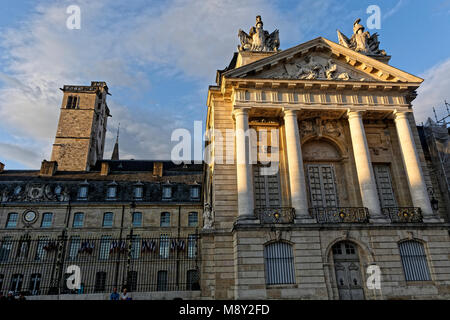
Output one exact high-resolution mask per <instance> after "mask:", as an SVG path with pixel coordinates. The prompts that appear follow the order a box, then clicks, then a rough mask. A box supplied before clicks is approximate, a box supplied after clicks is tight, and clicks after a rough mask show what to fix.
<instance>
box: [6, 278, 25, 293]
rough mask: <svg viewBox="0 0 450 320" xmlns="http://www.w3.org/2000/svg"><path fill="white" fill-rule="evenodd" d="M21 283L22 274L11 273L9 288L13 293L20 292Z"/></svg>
mask: <svg viewBox="0 0 450 320" xmlns="http://www.w3.org/2000/svg"><path fill="white" fill-rule="evenodd" d="M22 283H23V274H13V276H12V278H11V286H10V287H9V290H10V291H12V292H14V293H18V292H20V290H22Z"/></svg>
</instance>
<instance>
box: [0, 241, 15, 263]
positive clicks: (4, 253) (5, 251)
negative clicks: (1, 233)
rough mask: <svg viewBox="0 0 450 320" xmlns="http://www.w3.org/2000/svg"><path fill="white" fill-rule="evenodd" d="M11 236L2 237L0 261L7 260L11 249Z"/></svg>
mask: <svg viewBox="0 0 450 320" xmlns="http://www.w3.org/2000/svg"><path fill="white" fill-rule="evenodd" d="M12 244H13V243H12V237H4V238H3V239H2V243H1V246H0V262H7V261H8V259H9V254H10V252H11V249H12Z"/></svg>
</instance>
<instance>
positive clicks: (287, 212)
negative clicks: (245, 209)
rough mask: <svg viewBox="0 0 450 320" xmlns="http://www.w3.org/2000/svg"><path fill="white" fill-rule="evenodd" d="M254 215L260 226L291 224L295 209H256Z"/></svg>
mask: <svg viewBox="0 0 450 320" xmlns="http://www.w3.org/2000/svg"><path fill="white" fill-rule="evenodd" d="M255 215H256V216H257V217H258V218H259V220H260V221H261V223H262V224H264V223H268V224H271V223H272V224H274V223H293V222H294V219H295V209H294V208H290V207H280V208H267V207H264V208H256V209H255Z"/></svg>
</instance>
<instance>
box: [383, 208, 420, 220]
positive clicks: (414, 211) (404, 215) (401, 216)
mask: <svg viewBox="0 0 450 320" xmlns="http://www.w3.org/2000/svg"><path fill="white" fill-rule="evenodd" d="M382 210H383V214H384V215H385V216H387V217H389V218H390V219H391V221H392V222H399V223H409V222H411V223H421V222H423V216H422V210H421V209H420V208H414V207H398V208H383V209H382Z"/></svg>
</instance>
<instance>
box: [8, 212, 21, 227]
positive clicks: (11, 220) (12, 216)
mask: <svg viewBox="0 0 450 320" xmlns="http://www.w3.org/2000/svg"><path fill="white" fill-rule="evenodd" d="M18 217H19V214H18V213H15V212H11V213H9V214H8V220H7V221H6V228H7V229H13V228H15V227H17V219H18Z"/></svg>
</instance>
